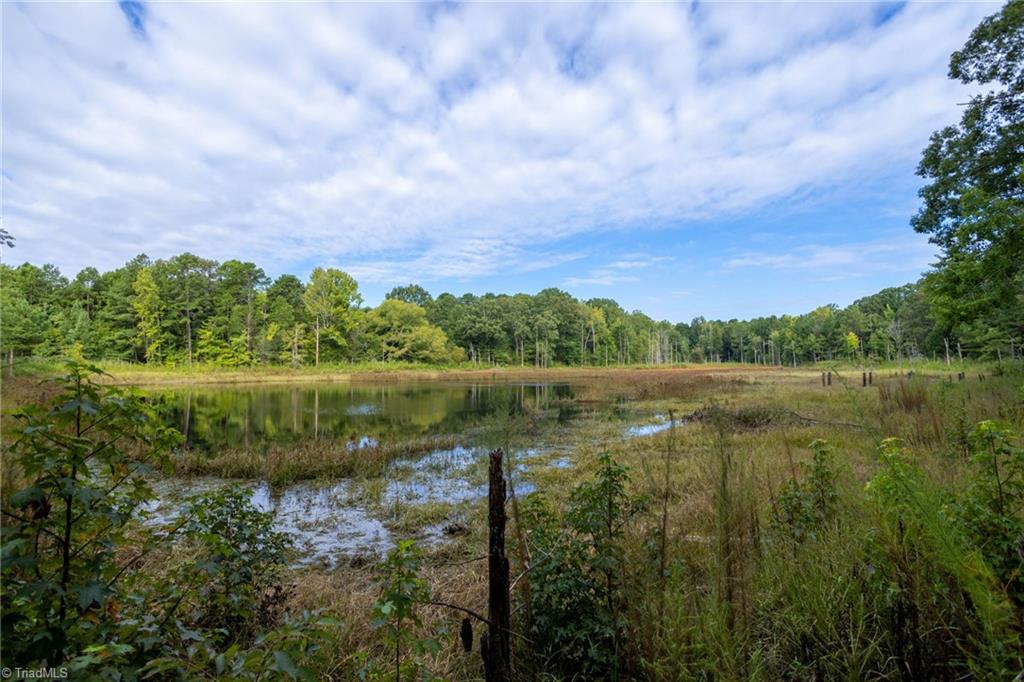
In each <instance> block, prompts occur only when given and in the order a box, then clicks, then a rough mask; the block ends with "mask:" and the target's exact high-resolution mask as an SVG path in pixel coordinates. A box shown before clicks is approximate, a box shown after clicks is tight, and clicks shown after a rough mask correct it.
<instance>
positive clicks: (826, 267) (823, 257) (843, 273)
mask: <svg viewBox="0 0 1024 682" xmlns="http://www.w3.org/2000/svg"><path fill="white" fill-rule="evenodd" d="M935 255H936V254H935V247H934V246H932V245H931V244H929V243H928V241H927V239H926V238H924V237H921V236H916V235H911V236H893V237H889V238H886V239H880V240H874V241H869V242H851V243H845V244H831V245H821V244H807V245H804V246H799V247H796V248H793V249H789V250H787V251H746V252H743V253H740V254H738V255H736V256H733V257H731V258H728V259H726V260H725V261H724V262H723V263H722V266H723V268H724V269H726V270H739V269H746V268H763V269H772V270H793V271H809V272H811V273H813V274H815V275H816V278H817V280H818V281H842V280H847V279H853V278H858V277H864V276H867V275H871V274H877V273H885V272H912V271H917V272H920V271H921V270H923V269H925V268H927V267H928V266H929V264H930V263H932V262H934V260H935Z"/></svg>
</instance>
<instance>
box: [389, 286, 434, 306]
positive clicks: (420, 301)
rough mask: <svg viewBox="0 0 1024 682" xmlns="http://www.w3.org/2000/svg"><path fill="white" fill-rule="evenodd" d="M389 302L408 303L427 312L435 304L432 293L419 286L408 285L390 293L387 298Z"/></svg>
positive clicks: (396, 288)
mask: <svg viewBox="0 0 1024 682" xmlns="http://www.w3.org/2000/svg"><path fill="white" fill-rule="evenodd" d="M384 298H385V299H387V300H391V299H394V300H398V301H405V302H406V303H412V304H415V305H418V306H419V307H421V308H423V309H424V310H426V309H427V308H429V307H430V304H431V303H433V302H434V297H433V296H431V295H430V292H429V291H427V290H426V289H424V288H423V287H421V286H420V285H419V284H407V285H406V286H404V287H395V288H394V289H392V290H391V291H389V292H388V293H387V294H386V295H385V296H384Z"/></svg>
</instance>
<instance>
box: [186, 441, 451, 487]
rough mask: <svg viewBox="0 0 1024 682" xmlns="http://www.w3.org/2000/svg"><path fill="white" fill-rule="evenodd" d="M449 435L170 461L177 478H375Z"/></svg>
mask: <svg viewBox="0 0 1024 682" xmlns="http://www.w3.org/2000/svg"><path fill="white" fill-rule="evenodd" d="M455 443H456V440H455V438H454V437H453V436H436V437H433V438H425V439H420V440H413V441H406V442H398V443H379V444H375V445H369V446H366V447H361V448H350V447H348V445H349V443H348V442H347V441H344V440H302V441H298V442H295V443H272V444H269V445H266V446H263V447H252V448H231V449H227V450H224V451H221V452H219V453H216V454H213V455H211V454H210V453H208V452H205V451H202V450H195V449H190V450H185V451H183V452H181V453H179V455H178V456H177V457H176V458H175V460H174V468H175V474H177V475H178V476H220V477H223V478H252V479H255V478H258V479H262V480H265V481H267V482H269V483H270V484H271V485H287V484H289V483H295V482H297V481H303V480H316V479H337V478H348V477H353V476H364V477H370V476H380V475H382V474H383V473H384V472H385V470H386V468H387V466H388V464H390V463H391V462H393V461H394V460H396V459H400V458H409V457H415V456H417V455H423V454H427V453H430V452H433V451H435V450H445V449H450V448H453V447H455Z"/></svg>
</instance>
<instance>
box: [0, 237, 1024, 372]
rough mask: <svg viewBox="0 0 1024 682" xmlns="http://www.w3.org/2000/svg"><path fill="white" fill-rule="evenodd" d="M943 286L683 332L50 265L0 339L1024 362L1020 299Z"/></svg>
mask: <svg viewBox="0 0 1024 682" xmlns="http://www.w3.org/2000/svg"><path fill="white" fill-rule="evenodd" d="M1018 267H1019V266H1018ZM943 272H944V271H943V270H941V269H940V270H937V271H936V272H934V273H932V274H930V275H926V276H925V277H924V278H923V279H922V280H921V281H919V282H917V283H914V284H908V285H905V286H901V287H893V288H889V289H884V290H882V291H880V292H878V293H876V294H873V295H871V296H867V297H865V298H862V299H859V300H857V301H855V302H854V303H852V304H851V305H849V306H847V307H846V308H839V307H837V306H835V305H826V306H822V307H819V308H817V309H815V310H813V311H811V312H809V313H806V314H804V315H781V316H774V315H773V316H771V317H760V318H755V319H752V320H728V321H723V320H706V319H704V318H702V317H698V318H695V319H693V320H691V321H690V322H678V323H672V322H669V321H664V320H661V321H659V320H654V319H652V318H651V317H649V316H647V315H645V314H644V313H643V312H640V311H631V312H627V311H626V310H624V309H623V308H622V306H620V305H619V304H618V303H617V302H615V301H614V300H612V299H609V298H593V299H589V300H586V301H580V300H578V299H576V298H575V297H573V296H572V295H570V294H569V293H567V292H565V291H562V290H559V289H555V288H549V289H545V290H543V291H541V292H539V293H537V294H535V295H528V294H515V295H511V296H510V295H505V294H501V295H495V294H484V295H482V296H476V295H472V294H466V295H463V296H459V297H456V296H454V295H452V294H449V293H442V294H441V295H439V296H438V297H437V298H434V297H432V296H431V295H430V293H429V292H427V291H426V290H425V289H424V288H423V287H420V286H418V285H408V286H402V287H395V288H394V289H392V290H391V291H390V292H389V293H388V294H387V297H386V300H385V301H383V302H382V303H381V304H380V305H379V306H377V307H375V308H369V307H364V306H362V305H361V304H362V298H361V297H360V295H359V289H358V284H357V283H356V281H355V280H354V279H353V278H352V277H350V276H349V275H348V274H346V273H345V272H342V271H340V270H337V269H333V268H326V269H324V268H316V269H315V270H314V271H313V273H312V275H311V276H310V278H309V281H308V282H302V281H301V280H300V279H299V278H298V277H295V276H294V275H288V274H286V275H281V276H279V277H277V278H276V279H274V280H271V279H270V278H268V277H267V276H266V275H265V274H264V271H263V270H262V269H261V268H260V267H258V266H257V265H256V264H254V263H248V262H241V261H237V260H229V261H225V262H223V263H218V262H216V261H213V260H208V259H204V258H200V257H198V256H195V255H193V254H190V253H184V254H181V255H178V256H175V257H173V258H169V259H166V260H156V261H151V260H150V259H149V258H147V257H146V256H144V255H140V256H138V257H136V258H134V259H132V260H131V261H129V262H128V263H126V264H125V265H124V266H123V267H120V268H118V269H116V270H112V271H109V272H104V273H100V272H99V271H97V270H96V269H95V268H86V269H84V270H82V271H81V272H79V273H78V275H76V276H75V278H74V279H71V280H69V279H68V278H66V277H64V276H63V275H62V274H61V273H60V271H59V270H58V269H57V268H55V267H54V266H51V265H44V266H42V267H38V266H35V265H32V264H29V263H25V264H23V265H20V266H18V267H10V266H2V272H0V280H2V282H3V288H2V294H0V296H2V305H3V307H4V311H5V314H4V315H3V319H2V322H0V324H2V330H0V331H2V338H3V346H2V349H3V352H4V357H5V358H6V360H7V362H8V364H11V363H12V362H13V361H14V359H15V358H17V357H22V356H39V357H49V356H59V355H63V354H68V353H69V352H75V353H78V354H80V355H81V356H84V357H85V358H88V359H91V360H120V361H129V362H140V363H142V362H144V363H152V364H162V365H174V366H183V365H191V364H192V363H211V364H215V365H224V366H235V367H238V366H249V365H275V364H283V365H292V366H298V365H319V364H320V363H322V362H323V363H351V362H363V361H384V362H390V361H406V362H418V363H426V364H441V365H446V364H455V363H460V362H472V363H484V364H488V365H517V366H519V365H527V366H535V367H548V366H552V365H568V366H572V365H600V366H606V365H637V364H647V365H662V364H681V363H704V362H738V363H751V364H762V365H792V366H796V365H802V364H806V363H813V362H817V361H821V360H846V361H851V362H853V361H865V360H876V361H877V360H886V361H899V360H913V359H921V358H927V359H949V357H952V358H953V359H963V358H972V359H993V360H996V359H1001V358H1003V357H1007V358H1011V357H1014V356H1015V355H1016V354H1018V353H1020V352H1021V344H1022V341H1024V338H1022V327H1021V324H1022V320H1021V313H1020V310H1021V306H1020V305H1017V304H1020V302H1021V299H1020V292H1019V287H1018V291H1017V292H1016V296H1017V298H1016V299H1013V298H1010V299H1008V300H1006V301H1005V302H1000V304H999V305H993V306H991V311H985V312H984V313H982V314H976V313H974V311H971V312H972V314H974V316H973V317H970V318H968V317H965V316H964V314H962V313H960V312H959V311H953V312H947V311H945V310H943V309H941V308H940V307H939V306H940V305H941V301H942V300H943V299H942V298H941V297H942V294H941V291H940V290H939V289H938V283H939V282H940V281H942V278H943V276H944V275H943ZM1016 277H1017V280H1018V281H1019V280H1020V274H1019V272H1018V273H1017V275H1016ZM947 354H948V355H947Z"/></svg>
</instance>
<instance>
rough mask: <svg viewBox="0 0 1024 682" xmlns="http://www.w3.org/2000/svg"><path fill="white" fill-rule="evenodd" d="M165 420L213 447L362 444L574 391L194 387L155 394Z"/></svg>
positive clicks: (199, 444)
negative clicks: (327, 441) (315, 441)
mask: <svg viewBox="0 0 1024 682" xmlns="http://www.w3.org/2000/svg"><path fill="white" fill-rule="evenodd" d="M155 395H156V397H157V398H158V401H159V404H160V405H161V410H162V412H163V414H164V416H165V419H166V420H167V422H168V424H170V425H172V426H174V427H175V428H177V429H178V430H180V431H181V433H182V434H183V435H184V436H185V440H186V443H187V444H188V446H189V447H192V448H199V449H205V450H213V449H217V448H222V447H225V446H234V447H237V446H245V447H248V446H252V445H259V444H260V443H264V442H290V441H297V440H301V439H305V438H331V439H345V440H348V441H350V442H353V443H356V444H358V443H360V442H362V443H363V444H366V443H370V442H374V441H401V440H410V439H414V438H418V437H425V436H431V435H437V434H445V435H448V434H458V433H461V432H462V431H463V430H464V429H465V428H466V427H467V426H468V425H470V424H471V423H473V422H475V421H477V420H478V419H479V418H480V417H482V416H486V415H491V414H495V413H497V412H502V411H504V412H508V411H510V410H516V409H523V408H527V407H528V408H533V409H540V410H549V409H552V408H553V407H558V408H559V412H558V415H557V416H558V418H560V419H566V418H569V417H570V416H571V413H572V412H573V410H574V407H573V405H572V401H573V399H574V397H575V391H574V389H573V387H572V386H570V385H569V384H553V383H517V384H497V383H490V384H487V383H448V382H444V383H441V382H429V383H428V382H417V383H406V384H396V383H380V384H340V385H339V384H334V385H330V384H318V385H300V386H260V387H245V386H233V387H229V388H225V387H220V386H218V387H194V388H189V389H184V390H183V389H178V390H173V391H162V392H158V393H156V394H155Z"/></svg>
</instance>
